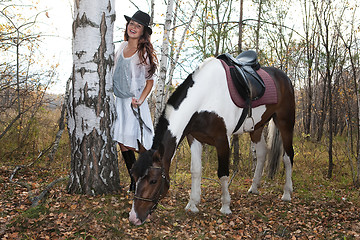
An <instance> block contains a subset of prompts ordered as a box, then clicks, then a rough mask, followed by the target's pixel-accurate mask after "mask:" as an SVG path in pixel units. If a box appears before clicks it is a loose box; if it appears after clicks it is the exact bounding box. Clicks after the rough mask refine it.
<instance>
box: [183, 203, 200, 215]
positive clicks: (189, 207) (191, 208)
mask: <svg viewBox="0 0 360 240" xmlns="http://www.w3.org/2000/svg"><path fill="white" fill-rule="evenodd" d="M185 210H186V211H191V212H193V213H198V212H199V209H198V208H197V207H196V205H193V204H190V203H188V204H187V205H186V207H185Z"/></svg>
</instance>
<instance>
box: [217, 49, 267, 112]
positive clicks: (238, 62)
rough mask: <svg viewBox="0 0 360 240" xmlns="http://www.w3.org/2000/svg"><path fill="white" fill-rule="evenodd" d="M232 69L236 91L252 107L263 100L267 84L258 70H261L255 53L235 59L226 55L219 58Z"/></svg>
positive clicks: (241, 55)
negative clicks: (255, 102) (252, 104)
mask: <svg viewBox="0 0 360 240" xmlns="http://www.w3.org/2000/svg"><path fill="white" fill-rule="evenodd" d="M217 58H218V59H220V60H223V61H224V62H225V63H226V64H227V65H228V66H229V67H230V74H231V78H232V81H233V83H234V86H235V87H236V90H237V91H238V93H239V94H240V96H241V97H242V98H243V99H244V101H245V102H246V103H247V105H248V106H249V107H250V106H251V102H252V101H255V100H257V99H259V98H261V97H262V96H263V95H264V92H265V84H264V81H263V80H262V79H261V77H260V76H259V75H258V74H257V72H256V70H259V69H260V64H259V62H258V60H257V54H256V52H255V51H252V50H249V51H245V52H242V53H240V55H239V56H237V57H236V58H234V57H233V56H232V55H231V54H229V53H225V54H221V55H219V56H218V57H217Z"/></svg>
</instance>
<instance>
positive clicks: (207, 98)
mask: <svg viewBox="0 0 360 240" xmlns="http://www.w3.org/2000/svg"><path fill="white" fill-rule="evenodd" d="M262 69H263V70H265V71H266V72H267V73H268V74H269V75H270V76H271V77H272V79H273V80H274V83H275V86H276V92H277V98H278V99H277V103H276V104H268V105H261V106H258V107H255V108H253V109H252V117H253V120H254V129H253V130H252V131H251V132H250V137H251V141H252V144H254V146H255V151H256V157H257V164H256V169H255V174H254V178H253V182H252V186H251V187H250V189H249V191H248V192H249V193H255V194H257V193H258V186H259V184H260V178H261V175H262V172H263V168H264V162H265V155H266V153H267V148H266V143H265V139H264V135H263V133H262V132H263V129H264V125H265V124H266V123H267V122H269V121H270V120H271V119H272V120H273V121H274V123H275V125H276V126H275V128H276V127H277V129H278V130H279V132H280V135H281V140H282V144H283V149H284V154H283V162H284V166H285V169H286V180H285V186H284V193H283V196H282V199H283V200H284V201H290V200H291V193H292V190H293V187H292V179H291V174H292V164H293V157H294V150H293V145H292V141H293V140H292V139H293V129H294V121H295V100H294V90H293V87H292V84H291V81H290V80H289V78H288V77H287V76H286V74H285V73H284V72H282V71H281V70H279V69H276V68H272V67H265V68H262ZM226 81H227V80H226V73H225V70H224V67H223V65H222V63H221V62H220V60H218V59H215V58H211V59H209V60H207V61H205V62H204V63H203V64H202V65H201V66H200V67H199V68H198V69H197V70H195V71H194V72H193V73H192V74H190V75H189V76H188V78H187V79H186V80H185V81H184V82H183V83H182V84H181V85H180V86H179V87H178V88H177V89H176V91H175V92H174V93H173V94H172V96H171V97H170V98H169V100H168V102H167V105H166V107H165V109H164V111H163V113H162V115H161V117H160V119H159V122H158V124H157V126H156V130H155V136H154V139H153V145H152V148H151V149H150V150H147V151H146V150H145V149H142V150H143V151H142V153H141V154H140V156H139V159H138V160H137V161H136V163H135V164H134V166H133V168H132V174H133V176H134V178H135V181H136V191H135V195H134V201H133V205H132V209H131V212H130V215H129V220H130V221H131V222H132V223H133V224H136V225H140V224H142V223H144V221H145V220H146V219H147V218H148V217H149V215H150V214H151V213H152V211H153V210H154V209H155V208H156V206H157V204H158V202H159V201H160V199H162V198H163V197H164V196H165V195H166V193H167V191H168V189H169V187H170V177H169V168H170V164H171V160H172V158H173V156H174V154H175V151H176V148H177V146H178V145H179V144H180V142H181V141H182V140H183V139H184V137H187V138H188V141H189V144H190V146H191V174H192V186H191V193H190V200H189V203H188V204H187V206H186V209H188V210H191V211H192V212H198V209H197V207H196V205H197V204H198V203H199V202H200V192H201V190H200V181H201V152H202V143H206V144H209V145H212V146H215V147H216V150H217V155H218V177H219V179H220V181H221V189H222V196H221V202H222V207H221V209H220V211H221V212H222V213H224V214H230V213H231V210H230V194H229V190H228V184H229V155H230V146H229V143H230V137H231V135H232V134H242V133H244V132H245V131H244V126H242V127H240V128H239V129H238V130H237V131H236V132H235V133H233V131H234V130H235V128H236V125H237V123H238V121H239V118H240V116H241V115H242V111H243V108H239V107H238V106H236V105H235V104H234V103H233V101H232V99H231V96H230V94H229V90H228V87H227V83H226ZM243 125H245V124H243ZM278 147H279V148H280V146H278ZM276 161H278V159H276Z"/></svg>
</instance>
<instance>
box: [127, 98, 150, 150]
mask: <svg viewBox="0 0 360 240" xmlns="http://www.w3.org/2000/svg"><path fill="white" fill-rule="evenodd" d="M130 107H131V110H132V112H133V114H134V115H135V117H136V119H137V120H138V121H139V125H140V133H141V139H140V142H141V144H144V130H143V129H144V127H145V128H146V130H148V131H149V132H152V131H151V128H149V127H148V126H147V125H146V124H145V122H144V120H143V119H142V118H141V114H140V106H139V107H138V108H137V109H138V111H135V109H134V107H133V105H132V104H130Z"/></svg>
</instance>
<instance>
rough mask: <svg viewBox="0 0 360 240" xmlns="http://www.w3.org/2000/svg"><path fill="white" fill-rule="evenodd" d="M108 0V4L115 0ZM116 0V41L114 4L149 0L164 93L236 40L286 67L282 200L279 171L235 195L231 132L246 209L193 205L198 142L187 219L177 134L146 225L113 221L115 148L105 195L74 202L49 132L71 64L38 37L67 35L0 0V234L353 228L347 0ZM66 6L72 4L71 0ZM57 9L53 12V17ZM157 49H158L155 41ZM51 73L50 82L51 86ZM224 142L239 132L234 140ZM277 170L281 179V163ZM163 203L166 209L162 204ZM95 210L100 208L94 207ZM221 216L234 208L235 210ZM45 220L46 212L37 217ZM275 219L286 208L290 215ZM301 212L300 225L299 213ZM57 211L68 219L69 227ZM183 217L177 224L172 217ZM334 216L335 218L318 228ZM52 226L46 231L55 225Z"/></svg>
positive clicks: (122, 207)
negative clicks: (291, 140) (288, 171)
mask: <svg viewBox="0 0 360 240" xmlns="http://www.w3.org/2000/svg"><path fill="white" fill-rule="evenodd" d="M171 3H172V4H173V7H172V11H171V12H172V14H171V15H170V17H171V18H170V19H169V17H168V15H166V11H167V9H168V8H169V5H170V4H171ZM116 4H117V5H119V6H120V5H121V4H120V3H119V2H116ZM127 4H129V7H127V8H126V7H123V6H121V7H117V8H116V9H117V20H116V22H117V23H116V27H115V35H114V44H115V46H116V45H117V44H118V43H119V42H120V41H121V40H122V32H123V27H124V25H125V21H124V19H123V17H122V15H123V14H127V15H131V14H132V13H133V12H135V11H136V9H137V8H140V9H141V10H143V11H147V12H149V13H152V11H151V10H154V13H153V14H151V15H152V16H153V30H154V35H153V42H154V46H155V48H156V50H157V52H158V56H159V58H160V57H164V56H165V58H166V61H165V63H164V61H163V62H162V64H165V65H164V66H165V67H163V68H162V69H160V73H159V80H160V81H163V82H164V87H165V93H166V95H168V93H171V91H172V90H173V89H174V88H175V87H176V86H177V85H178V84H179V83H181V81H182V80H183V79H185V78H186V76H187V75H188V74H189V73H191V72H192V71H193V70H194V69H195V68H196V66H197V65H198V64H200V63H201V62H202V61H203V60H204V59H206V58H208V57H211V56H217V55H219V54H221V53H224V52H230V53H232V54H233V55H237V54H238V53H239V52H241V51H243V50H247V49H254V50H256V51H257V52H258V55H259V61H260V63H261V65H263V66H268V65H270V66H275V67H278V68H281V69H282V70H284V71H285V72H286V73H287V74H288V75H289V76H290V78H291V80H292V83H293V85H294V87H295V90H296V107H297V112H296V128H295V153H296V156H295V165H294V185H295V192H294V200H293V203H291V204H292V205H291V204H290V205H282V204H281V203H279V201H277V200H276V199H277V198H278V195H279V194H280V192H281V191H280V190H279V186H281V185H282V184H281V183H280V184H279V183H278V182H275V183H274V180H264V181H265V183H264V185H265V186H266V187H264V189H263V192H262V193H261V198H260V199H263V202H261V200H259V197H258V196H255V197H244V195H245V193H246V190H245V189H246V187H248V185H249V181H251V180H249V179H250V178H251V175H252V168H253V167H252V166H253V160H252V158H251V154H250V152H249V139H248V138H247V136H243V137H241V138H240V139H236V140H235V141H234V140H233V142H232V145H233V151H234V159H233V161H232V166H233V176H234V183H233V192H234V193H233V194H234V196H232V198H233V199H235V200H234V202H237V204H238V206H242V208H241V209H247V210H248V211H245V210H241V209H239V210H238V211H235V213H234V216H233V217H228V218H224V217H223V216H221V215H219V214H218V213H214V212H213V211H212V210H210V207H206V206H209V205H208V203H207V201H205V200H209V199H212V200H214V199H216V198H210V197H209V194H210V196H211V191H210V190H213V191H217V190H216V189H217V185H216V184H217V183H216V181H215V180H214V181H212V180H213V178H215V174H214V173H215V171H216V169H215V166H214V165H216V164H215V163H216V157H215V153H214V150H213V149H212V148H211V147H207V148H206V151H205V153H204V165H203V168H204V176H209V177H208V178H207V177H204V181H205V183H204V184H203V185H204V186H206V187H207V188H208V189H207V190H206V191H204V192H205V193H204V194H205V196H204V201H203V205H204V210H203V213H202V215H201V216H200V219H202V221H203V222H205V223H207V224H204V226H203V225H202V223H201V221H200V222H199V223H197V222H196V225H195V227H193V226H192V225H191V224H190V223H189V222H187V221H188V220H186V219H187V218H193V219H197V218H196V216H192V215H191V216H189V215H188V214H187V213H184V210H183V207H181V208H180V207H178V206H177V204H180V203H181V204H182V205H184V204H185V203H186V199H187V196H185V195H184V194H183V189H182V187H184V189H185V192H186V191H187V190H188V189H189V183H190V177H189V157H190V153H189V149H188V147H187V146H186V144H183V145H181V147H180V148H179V151H178V154H177V156H176V158H175V162H176V166H174V169H173V170H172V171H173V178H174V182H175V185H174V188H173V190H172V192H171V194H170V197H169V198H168V199H167V200H166V201H165V203H164V207H163V208H162V209H160V210H159V211H158V212H160V213H159V216H158V218H157V219H155V220H154V222H153V223H152V224H154V225H155V226H151V225H148V226H151V227H154V228H156V227H157V226H158V225H164V226H165V227H164V229H163V230H162V231H160V232H158V233H157V232H152V231H151V230H149V228H150V227H148V228H146V226H145V227H144V228H133V229H132V228H131V227H130V226H129V225H128V223H126V213H127V212H128V210H129V209H128V208H129V204H130V201H129V199H128V198H129V196H128V195H127V194H126V192H125V190H126V186H127V181H128V179H127V176H126V172H125V171H123V167H122V166H123V163H122V162H121V161H119V165H120V176H121V184H122V185H123V186H124V189H125V190H124V192H122V193H119V195H113V196H110V197H104V196H103V197H94V198H92V199H91V200H89V202H86V203H84V205H83V206H91V205H92V204H95V205H96V207H93V208H91V209H92V211H86V210H85V209H87V208H89V209H90V207H85V208H84V207H83V206H81V207H79V206H78V205H79V202H81V201H84V198H83V197H78V196H76V195H75V196H74V195H70V196H69V195H67V193H66V177H67V175H68V172H69V169H70V150H69V148H70V147H69V146H70V144H69V139H68V136H67V134H63V133H66V115H65V114H66V109H65V105H64V104H63V103H64V102H65V101H66V96H67V94H66V85H65V83H66V81H67V80H68V78H69V77H70V74H71V65H70V67H69V65H67V66H66V67H63V64H66V62H69V61H71V58H70V59H68V58H65V59H63V58H60V57H59V59H55V60H54V59H53V55H52V54H48V53H49V52H50V51H49V50H48V44H45V43H47V42H53V44H52V45H56V46H57V48H67V51H70V52H71V49H69V48H71V44H68V45H66V44H65V46H66V47H64V45H63V44H61V43H56V41H54V36H53V35H54V33H53V32H52V30H51V24H49V22H50V20H51V19H52V15H51V13H52V11H50V9H48V8H46V7H44V6H43V5H42V3H41V1H26V2H22V1H8V0H0V10H1V12H0V13H1V21H0V31H1V32H0V34H1V35H0V51H1V56H2V59H3V61H2V62H1V63H0V68H1V79H0V81H1V82H0V141H1V144H0V159H1V170H0V171H1V179H0V184H1V208H2V210H3V211H2V212H1V213H0V224H1V225H0V226H1V227H0V236H2V237H3V238H5V239H7V238H12V237H14V238H16V237H19V236H20V238H25V236H27V237H28V238H36V236H38V237H44V238H46V236H48V237H49V236H57V237H70V238H86V237H94V238H102V237H104V236H106V237H108V236H107V235H106V234H110V235H109V236H119V237H121V236H130V235H131V234H138V235H137V237H140V238H141V237H143V236H153V237H169V236H171V235H172V234H174V233H175V234H185V233H184V232H182V230H181V228H179V226H182V227H184V228H183V229H188V230H189V229H190V230H193V231H195V230H194V229H197V231H200V232H199V234H200V235H201V234H202V235H203V236H205V237H208V238H216V237H218V236H217V235H216V234H217V232H218V230H219V229H220V230H221V231H223V232H225V233H224V235H226V234H230V235H229V236H233V237H234V236H235V237H234V238H236V237H242V236H245V237H246V236H248V237H250V238H251V237H254V236H256V237H259V238H271V237H278V238H281V237H284V238H288V237H300V238H302V237H303V238H305V237H308V238H309V236H310V237H311V236H312V237H319V236H325V238H326V236H331V237H334V238H342V239H343V238H347V239H348V238H350V239H351V238H356V237H358V236H359V232H360V225H359V191H358V188H359V185H360V180H359V175H360V173H359V172H360V155H359V154H360V153H359V152H360V141H359V136H360V134H359V133H360V125H359V119H360V112H359V109H360V108H359V104H360V96H359V87H358V83H359V66H360V64H359V43H360V42H359V30H360V29H359V28H360V19H359V16H360V15H359V6H358V3H357V2H356V1H326V0H321V1H312V0H298V1H295V0H292V1H288V0H287V1H264V0H260V1H251V0H244V1H232V0H230V1H225V0H211V1H210V0H203V1H194V2H192V1H181V0H178V1H171V0H170V1H166V2H162V1H156V2H155V1H147V2H146V4H144V3H138V2H135V1H128V2H127ZM241 4H243V5H241ZM241 6H242V7H241ZM118 9H119V10H118ZM241 9H243V14H241ZM55 10H56V9H55ZM69 11H70V13H71V12H72V10H71V2H70V3H69ZM64 15H65V14H64ZM241 16H242V18H241ZM70 18H71V14H70ZM68 20H69V19H68V18H67V19H66V20H64V24H65V23H66V22H67V21H68ZM166 20H168V22H169V20H170V25H168V26H170V28H168V29H167V30H166V31H164V28H166V23H167V21H166ZM239 22H241V23H242V24H239ZM70 23H72V20H71V19H70ZM49 25H50V27H49ZM69 27H70V36H71V26H69ZM44 29H47V30H44ZM239 33H241V34H239ZM49 35H51V36H49ZM60 37H63V36H60ZM49 39H51V40H50V41H49ZM67 40H68V41H69V40H70V39H67ZM70 41H71V40H70ZM164 44H165V45H164ZM164 49H167V50H168V52H165V53H164V52H163V51H164ZM64 55H66V54H64ZM64 68H66V69H67V70H64ZM164 69H165V70H164ZM161 71H163V72H162V73H161ZM59 82H60V85H56V84H59ZM68 82H69V81H68ZM160 83H161V82H160ZM54 86H56V87H54ZM59 86H64V87H63V88H61V87H60V89H62V90H63V94H64V95H60V96H59V95H55V94H53V93H54V92H57V93H58V92H62V91H57V90H56V91H54V89H58V88H59ZM49 89H51V90H49ZM50 93H52V94H50ZM155 95H156V90H154V94H153V96H152V97H151V98H150V101H151V102H152V103H153V107H152V109H153V114H154V116H155V118H156V109H155V106H156V104H155V102H156V101H157V99H156V96H155ZM236 142H239V143H240V144H239V145H240V149H239V150H237V149H238V147H237V145H236ZM278 177H279V178H280V180H279V181H280V182H282V177H283V176H282V173H281V171H280V173H279V176H278ZM179 179H182V180H181V181H180V180H179ZM207 180H210V181H209V182H206V181H207ZM182 181H183V182H182ZM49 184H52V185H49ZM55 184H57V185H56V188H55V187H54V185H55ZM184 184H185V185H184ZM49 186H50V187H49ZM209 189H210V190H209ZM41 193H44V195H45V194H46V195H47V198H45V197H44V196H42V195H41ZM206 194H208V195H206ZM236 197H237V198H236ZM239 199H240V200H241V202H240V200H239ZM69 201H70V202H69ZM214 201H217V200H214ZM272 204H279V205H280V208H282V209H280V210H279V209H274V206H273V205H272ZM108 205H113V206H116V207H117V209H116V211H115V213H114V214H113V215H111V214H109V212H112V210H113V209H111V208H110V209H109V208H108V207H109V206H108ZM182 205H181V206H182ZM329 205H331V207H330V206H329ZM254 206H255V210H254V209H253V208H252V207H254ZM300 206H301V207H300ZM98 207H100V208H101V209H100V210H99V208H98ZM234 207H235V206H234ZM292 207H293V209H290V208H292ZM249 209H250V210H249ZM269 209H270V210H269ZM304 209H305V210H304ZM95 210H98V211H95ZM302 211H305V212H302ZM313 211H315V212H316V215H314V213H313ZM181 212H183V213H181ZM274 212H275V213H274ZM74 213H76V214H77V215H76V214H74ZM169 213H170V216H173V217H172V218H169V219H167V218H166V217H164V216H166V214H169ZM249 213H251V214H249ZM304 213H305V214H304ZM161 214H163V215H161ZM109 215H111V219H107V217H109ZM209 215H213V216H211V217H209ZM284 215H285V216H284ZM75 216H80V217H78V218H76V217H75ZM98 216H100V217H99V218H98ZM235 216H237V217H239V216H241V217H240V219H241V220H240V222H239V220H236V219H235ZM274 216H275V217H274ZM300 216H302V217H304V218H305V219H302V218H301V217H300ZM298 218H300V219H298ZM45 219H51V221H50V223H49V222H48V221H45ZM61 219H62V220H64V221H63V223H61V221H60V220H61ZM164 219H165V220H164ZM179 219H180V221H178V220H179ZM274 219H275V220H277V221H280V222H281V221H282V224H274V221H275V220H274ZM289 219H298V221H295V220H294V221H295V222H291V221H290V220H289ZM113 220H116V221H115V222H117V224H118V225H119V224H120V225H121V226H122V227H124V229H125V230H123V231H120V230H118V229H117V228H118V225H116V226H117V227H113V226H112V224H114V221H113ZM94 221H95V222H97V226H98V229H97V230H91V227H90V226H91V225H92V224H93V223H94ZM289 221H290V222H291V224H290V222H289ZM307 221H308V222H309V223H310V225H307V224H306V222H307ZM314 221H315V222H314ZM34 222H35V223H36V224H34ZM275 222H276V221H275ZM70 223H71V224H73V225H71V226H69V225H70ZM185 223H186V226H184V225H183V224H185ZM194 224H195V223H194ZM197 224H198V225H197ZM312 224H314V225H312ZM235 225H236V226H237V227H235ZM239 225H240V226H242V227H239ZM334 225H335V226H336V227H335V230H330V227H331V226H334ZM59 226H60V227H61V228H60V230H55V229H56V227H58V228H59ZM248 226H252V227H248ZM314 226H320V227H318V228H316V227H314ZM208 227H209V229H208ZM210 227H212V228H210ZM328 227H329V229H327V228H328ZM39 229H42V231H39ZM104 229H105V230H106V231H104ZM109 229H110V230H109ZM126 229H132V230H133V232H131V231H130V232H129V231H127V230H126ZM215 230H216V231H215ZM234 230H236V232H235V233H234V232H233V231H234ZM149 231H150V233H149ZM221 231H220V232H221ZM122 234H123V235H122ZM187 234H189V233H187ZM327 234H328V235H327ZM34 236H35V237H34ZM194 236H196V234H195V235H194Z"/></svg>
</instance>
